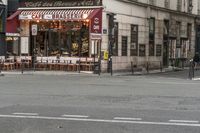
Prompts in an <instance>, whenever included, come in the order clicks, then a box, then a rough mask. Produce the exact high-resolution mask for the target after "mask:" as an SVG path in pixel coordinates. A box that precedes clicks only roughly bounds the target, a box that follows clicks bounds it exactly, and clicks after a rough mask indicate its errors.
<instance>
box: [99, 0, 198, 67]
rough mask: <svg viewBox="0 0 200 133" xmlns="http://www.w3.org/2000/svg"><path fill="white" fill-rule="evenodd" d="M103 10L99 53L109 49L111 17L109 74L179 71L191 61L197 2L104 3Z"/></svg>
mask: <svg viewBox="0 0 200 133" xmlns="http://www.w3.org/2000/svg"><path fill="white" fill-rule="evenodd" d="M103 6H104V11H103V31H105V32H103V34H102V50H108V49H109V45H110V44H109V37H108V33H107V32H106V30H108V29H109V27H108V25H109V24H108V22H109V20H108V19H109V18H108V14H110V13H113V14H115V15H114V17H115V20H114V21H115V22H114V23H115V27H114V32H113V36H114V40H115V41H114V42H113V45H112V68H113V70H130V68H131V64H132V66H135V67H147V66H148V67H151V68H159V67H161V66H164V67H168V66H177V67H181V66H182V65H183V63H184V64H187V61H188V60H189V59H191V58H192V56H193V54H194V51H195V40H196V39H195V37H196V33H195V31H196V30H195V25H196V24H195V18H196V15H197V14H198V0H189V1H186V0H104V1H103ZM131 62H132V63H131ZM107 67H109V63H107V62H106V61H103V63H102V68H104V70H105V69H106V68H107Z"/></svg>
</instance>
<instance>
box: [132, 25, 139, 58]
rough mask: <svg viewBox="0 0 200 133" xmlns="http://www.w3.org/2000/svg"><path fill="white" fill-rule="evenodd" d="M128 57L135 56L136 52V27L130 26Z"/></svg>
mask: <svg viewBox="0 0 200 133" xmlns="http://www.w3.org/2000/svg"><path fill="white" fill-rule="evenodd" d="M130 45H131V46H130V55H131V56H137V53H138V52H137V51H138V25H131V44H130Z"/></svg>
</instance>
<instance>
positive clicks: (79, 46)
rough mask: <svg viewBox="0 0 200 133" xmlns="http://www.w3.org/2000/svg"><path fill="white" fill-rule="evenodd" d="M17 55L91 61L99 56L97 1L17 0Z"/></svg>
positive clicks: (99, 29) (100, 21)
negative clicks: (18, 50) (87, 58)
mask: <svg viewBox="0 0 200 133" xmlns="http://www.w3.org/2000/svg"><path fill="white" fill-rule="evenodd" d="M17 12H18V18H19V22H20V27H19V29H20V49H21V50H20V54H21V55H28V56H32V55H36V56H39V57H49V56H58V55H59V56H63V57H94V56H98V54H99V53H100V45H101V31H102V1H101V0H59V1H57V0H21V1H20V5H19V8H18V11H17Z"/></svg>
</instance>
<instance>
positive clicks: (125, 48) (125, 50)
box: [122, 36, 128, 56]
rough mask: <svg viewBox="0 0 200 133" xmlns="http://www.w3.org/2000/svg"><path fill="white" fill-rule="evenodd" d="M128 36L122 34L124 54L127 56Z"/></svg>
mask: <svg viewBox="0 0 200 133" xmlns="http://www.w3.org/2000/svg"><path fill="white" fill-rule="evenodd" d="M127 43H128V38H127V36H122V56H127Z"/></svg>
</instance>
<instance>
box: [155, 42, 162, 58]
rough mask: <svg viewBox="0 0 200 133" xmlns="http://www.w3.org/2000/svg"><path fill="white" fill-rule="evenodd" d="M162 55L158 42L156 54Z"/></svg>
mask: <svg viewBox="0 0 200 133" xmlns="http://www.w3.org/2000/svg"><path fill="white" fill-rule="evenodd" d="M161 55H162V46H161V45H160V44H157V45H156V56H161Z"/></svg>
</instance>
